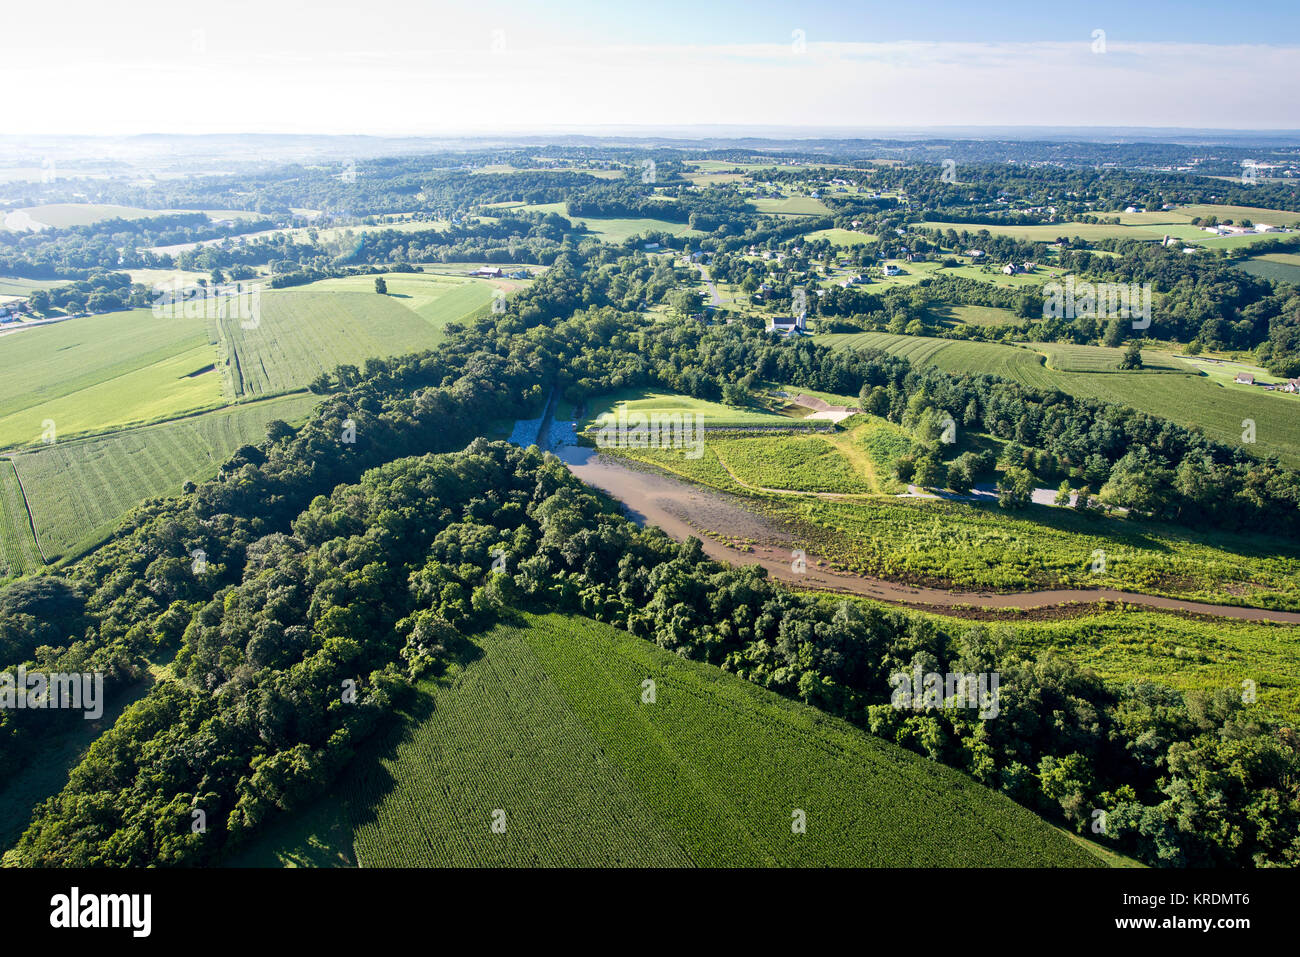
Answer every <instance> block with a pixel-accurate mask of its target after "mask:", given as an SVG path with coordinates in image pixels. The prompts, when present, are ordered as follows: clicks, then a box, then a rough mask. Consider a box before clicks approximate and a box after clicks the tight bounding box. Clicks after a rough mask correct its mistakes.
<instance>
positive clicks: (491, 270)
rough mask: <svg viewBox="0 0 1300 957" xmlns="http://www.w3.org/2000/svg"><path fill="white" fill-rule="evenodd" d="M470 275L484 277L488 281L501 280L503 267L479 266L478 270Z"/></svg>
mask: <svg viewBox="0 0 1300 957" xmlns="http://www.w3.org/2000/svg"><path fill="white" fill-rule="evenodd" d="M470 275H471V276H482V277H484V278H486V279H500V278H501V267H500V266H479V267H478V268H477V269H475V270H474V271H473V272H471V273H470Z"/></svg>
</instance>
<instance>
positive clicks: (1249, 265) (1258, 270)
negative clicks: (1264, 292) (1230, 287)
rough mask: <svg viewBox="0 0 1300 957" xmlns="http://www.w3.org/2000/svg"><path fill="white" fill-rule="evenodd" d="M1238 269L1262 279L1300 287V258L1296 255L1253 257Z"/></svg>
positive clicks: (1279, 254)
mask: <svg viewBox="0 0 1300 957" xmlns="http://www.w3.org/2000/svg"><path fill="white" fill-rule="evenodd" d="M1237 268H1238V269H1240V270H1242V271H1243V272H1248V273H1250V274H1251V275H1252V276H1256V277H1258V278H1260V279H1267V280H1269V281H1271V282H1289V283H1290V284H1291V285H1293V286H1300V256H1297V255H1296V254H1294V253H1268V254H1266V255H1263V256H1252V257H1251V258H1250V259H1247V260H1246V261H1245V262H1241V263H1238V264H1237Z"/></svg>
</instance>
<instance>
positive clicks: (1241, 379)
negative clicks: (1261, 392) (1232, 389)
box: [1232, 372, 1255, 385]
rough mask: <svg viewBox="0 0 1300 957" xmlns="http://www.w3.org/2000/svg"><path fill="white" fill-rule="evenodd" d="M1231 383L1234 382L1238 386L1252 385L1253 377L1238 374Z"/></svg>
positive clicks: (1245, 373) (1246, 373)
mask: <svg viewBox="0 0 1300 957" xmlns="http://www.w3.org/2000/svg"><path fill="white" fill-rule="evenodd" d="M1232 381H1233V382H1236V383H1237V384H1238V385H1254V384H1255V377H1254V376H1253V375H1251V374H1250V373H1249V372H1238V373H1237V377H1236V378H1235V379H1233V380H1232Z"/></svg>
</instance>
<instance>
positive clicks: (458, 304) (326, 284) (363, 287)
mask: <svg viewBox="0 0 1300 957" xmlns="http://www.w3.org/2000/svg"><path fill="white" fill-rule="evenodd" d="M503 268H505V269H509V268H510V267H508V266H507V267H503ZM465 271H466V272H468V271H469V270H468V267H466V270H465ZM375 278H376V277H374V276H348V277H346V278H341V279H322V280H321V281H320V282H314V283H311V284H310V285H308V286H303V287H301V291H304V292H349V293H351V292H360V293H367V294H369V295H371V296H373V295H375ZM383 279H384V282H385V284H386V285H387V286H388V298H389V299H392V300H393V301H395V302H397V303H398V304H399V305H402V306H405V307H406V308H407V309H409V310H411V311H412V312H414V313H415V314H416V315H417V316H419V317H420V318H421V319H423V320H424V321H425V322H427V323H428V324H429V325H431V326H433V328H434V330H435V331H436V335H435V338H434V340H433V341H434V342H438V341H441V339H442V327H443V326H444V325H446V324H447V323H448V322H454V321H457V320H460V319H465V318H466V317H468V316H471V315H474V314H476V313H478V312H480V311H481V310H483V309H486V308H488V307H489V306H490V305H491V304H492V296H493V293H494V292H495V290H496V289H497V288H500V289H501V290H503V291H505V292H507V293H508V292H509V291H510V290H513V289H517V288H520V287H522V286H524V285H526V284H527V283H526V281H525V280H516V279H499V280H487V279H473V278H469V277H466V276H449V275H443V274H439V273H428V272H420V273H385V274H384V275H383ZM295 291H299V290H295ZM422 348H428V346H424V347H422Z"/></svg>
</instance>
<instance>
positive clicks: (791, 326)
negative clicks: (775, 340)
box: [767, 315, 808, 336]
mask: <svg viewBox="0 0 1300 957" xmlns="http://www.w3.org/2000/svg"><path fill="white" fill-rule="evenodd" d="M767 331H768V332H778V333H780V334H781V335H783V336H790V335H795V336H798V335H802V334H803V333H805V332H807V331H808V329H807V325H806V324H805V322H804V317H803V316H802V315H799V316H772V317H771V318H770V319H769V320H768V322H767Z"/></svg>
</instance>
